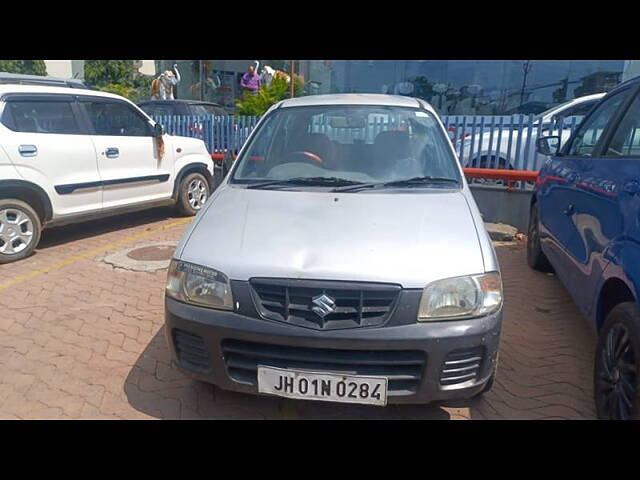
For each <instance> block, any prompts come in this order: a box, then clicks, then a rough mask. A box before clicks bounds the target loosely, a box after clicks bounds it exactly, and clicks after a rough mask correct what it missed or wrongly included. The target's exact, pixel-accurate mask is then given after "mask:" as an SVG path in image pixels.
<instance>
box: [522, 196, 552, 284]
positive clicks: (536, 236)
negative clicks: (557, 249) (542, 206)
mask: <svg viewBox="0 0 640 480" xmlns="http://www.w3.org/2000/svg"><path fill="white" fill-rule="evenodd" d="M527 263H528V264H529V267H531V268H533V269H534V270H538V271H539V272H545V273H550V272H553V267H552V266H551V263H549V259H548V258H547V256H546V255H545V254H544V252H543V251H542V246H541V245H540V218H539V213H538V205H537V204H536V203H534V204H533V205H532V206H531V212H530V213H529V231H528V234H527Z"/></svg>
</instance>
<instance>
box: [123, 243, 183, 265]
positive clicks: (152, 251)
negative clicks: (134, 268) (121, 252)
mask: <svg viewBox="0 0 640 480" xmlns="http://www.w3.org/2000/svg"><path fill="white" fill-rule="evenodd" d="M174 250H175V248H174V247H170V246H168V245H154V246H151V247H142V248H136V249H135V250H131V251H130V252H129V253H127V257H129V258H130V259H132V260H139V261H144V262H159V261H161V260H171V256H172V255H173V251H174Z"/></svg>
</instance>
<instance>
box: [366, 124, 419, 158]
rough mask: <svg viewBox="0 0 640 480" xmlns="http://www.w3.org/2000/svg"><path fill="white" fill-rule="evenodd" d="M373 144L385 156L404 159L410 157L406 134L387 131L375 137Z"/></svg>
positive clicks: (409, 141) (409, 143)
mask: <svg viewBox="0 0 640 480" xmlns="http://www.w3.org/2000/svg"><path fill="white" fill-rule="evenodd" d="M373 144H374V146H375V148H376V150H378V151H380V153H381V154H383V155H385V156H390V155H392V156H393V157H394V158H406V157H410V156H411V140H410V139H409V135H408V134H407V132H402V131H398V130H387V131H384V132H380V133H379V134H378V135H376V138H375V140H374V141H373Z"/></svg>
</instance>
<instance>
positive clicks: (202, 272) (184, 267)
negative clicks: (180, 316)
mask: <svg viewBox="0 0 640 480" xmlns="http://www.w3.org/2000/svg"><path fill="white" fill-rule="evenodd" d="M165 292H166V295H167V296H169V297H171V298H174V299H176V300H180V301H181V302H185V303H191V304H194V305H201V306H203V307H210V308H219V309H223V310H233V296H232V294H231V284H230V283H229V277H227V276H226V275H225V274H224V273H222V272H219V271H217V270H214V269H213V268H207V267H201V266H200V265H195V264H193V263H188V262H182V261H180V260H171V264H170V265H169V274H168V275H167V288H166V290H165Z"/></svg>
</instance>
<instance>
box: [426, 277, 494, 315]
mask: <svg viewBox="0 0 640 480" xmlns="http://www.w3.org/2000/svg"><path fill="white" fill-rule="evenodd" d="M501 305H502V280H501V279H500V274H499V273H498V272H492V273H486V274H483V275H470V276H466V277H455V278H445V279H444V280H437V281H435V282H432V283H430V284H429V285H427V286H426V287H425V289H424V290H423V292H422V299H421V300H420V308H419V309H418V321H419V322H427V321H433V320H442V319H445V318H451V319H459V318H470V317H481V316H483V315H488V314H490V313H493V312H495V311H496V310H498V309H499V308H500V306H501Z"/></svg>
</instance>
